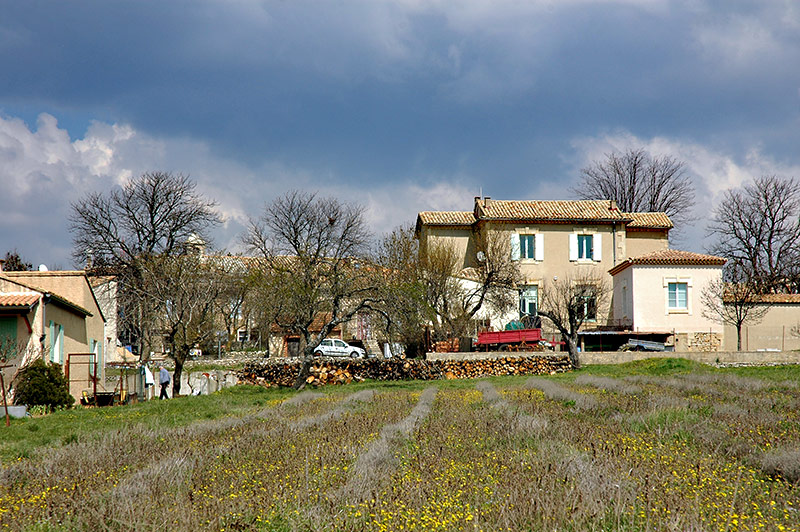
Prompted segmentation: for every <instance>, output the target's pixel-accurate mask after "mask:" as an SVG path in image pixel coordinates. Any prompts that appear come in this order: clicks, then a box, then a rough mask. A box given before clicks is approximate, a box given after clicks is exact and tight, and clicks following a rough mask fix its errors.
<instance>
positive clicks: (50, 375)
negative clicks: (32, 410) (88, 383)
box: [14, 359, 75, 410]
mask: <svg viewBox="0 0 800 532" xmlns="http://www.w3.org/2000/svg"><path fill="white" fill-rule="evenodd" d="M74 402H75V398H73V397H72V396H71V395H70V394H69V384H68V383H67V379H66V377H64V374H63V373H61V366H59V365H58V364H47V363H45V362H44V360H41V359H38V360H36V361H35V362H33V364H31V365H29V366H28V367H26V368H25V369H23V370H22V371H21V372H20V374H19V377H18V380H17V384H16V386H15V388H14V403H15V404H18V405H43V406H47V407H48V408H50V409H51V410H52V409H55V408H57V407H60V406H72V403H74Z"/></svg>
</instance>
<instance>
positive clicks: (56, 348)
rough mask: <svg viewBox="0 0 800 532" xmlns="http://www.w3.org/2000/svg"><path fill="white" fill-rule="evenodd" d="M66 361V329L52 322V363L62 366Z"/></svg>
mask: <svg viewBox="0 0 800 532" xmlns="http://www.w3.org/2000/svg"><path fill="white" fill-rule="evenodd" d="M63 360H64V327H63V326H62V325H59V324H58V323H56V322H54V321H51V322H50V361H51V362H55V363H56V364H61V363H62V361H63Z"/></svg>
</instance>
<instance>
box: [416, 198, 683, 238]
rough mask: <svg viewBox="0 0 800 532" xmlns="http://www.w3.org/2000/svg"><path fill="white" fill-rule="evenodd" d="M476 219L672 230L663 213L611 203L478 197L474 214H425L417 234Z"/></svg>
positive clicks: (468, 222) (456, 225) (458, 212)
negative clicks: (623, 208)
mask: <svg viewBox="0 0 800 532" xmlns="http://www.w3.org/2000/svg"><path fill="white" fill-rule="evenodd" d="M477 220H489V221H515V222H516V221H520V222H523V221H524V222H551V223H552V222H555V223H566V222H587V221H588V222H595V223H624V224H626V228H629V229H633V230H637V229H639V230H641V229H665V230H669V229H672V227H673V224H672V220H670V219H669V216H667V214H666V213H664V212H633V213H628V212H621V211H620V210H619V208H617V204H616V202H614V201H611V200H493V199H491V198H478V197H476V198H475V208H474V210H473V211H422V212H420V213H419V215H418V216H417V225H416V231H417V232H418V231H419V230H420V227H421V226H423V225H428V226H450V227H468V226H470V225H472V224H473V223H475V222H476V221H477Z"/></svg>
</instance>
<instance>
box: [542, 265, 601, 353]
mask: <svg viewBox="0 0 800 532" xmlns="http://www.w3.org/2000/svg"><path fill="white" fill-rule="evenodd" d="M609 293H610V289H609V287H608V283H607V282H606V280H605V278H604V277H603V275H602V273H601V272H599V271H595V270H591V271H588V270H587V271H579V272H574V273H573V274H571V275H568V276H566V277H565V278H563V279H562V278H558V279H557V280H555V279H554V280H553V281H552V282H547V284H545V286H544V287H543V288H542V297H541V301H540V303H539V309H538V312H539V315H540V316H543V317H545V318H547V319H548V320H550V322H552V323H553V325H554V326H555V328H556V329H558V332H559V333H561V336H562V337H563V338H564V341H565V342H566V345H567V351H568V353H569V359H570V362H571V363H572V365H573V366H574V367H576V368H579V367H580V365H581V363H580V359H579V357H578V332H579V331H580V328H581V326H582V325H583V324H584V322H586V321H587V320H595V319H597V313H598V310H599V309H601V308H603V307H604V306H605V304H606V300H607V299H608V295H609Z"/></svg>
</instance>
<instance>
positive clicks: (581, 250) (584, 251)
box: [578, 235, 594, 260]
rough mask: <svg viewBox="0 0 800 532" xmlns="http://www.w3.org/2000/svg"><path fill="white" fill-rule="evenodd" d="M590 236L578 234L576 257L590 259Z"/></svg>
mask: <svg viewBox="0 0 800 532" xmlns="http://www.w3.org/2000/svg"><path fill="white" fill-rule="evenodd" d="M592 236H593V235H578V259H587V260H592V258H593V255H594V254H593V253H592Z"/></svg>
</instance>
